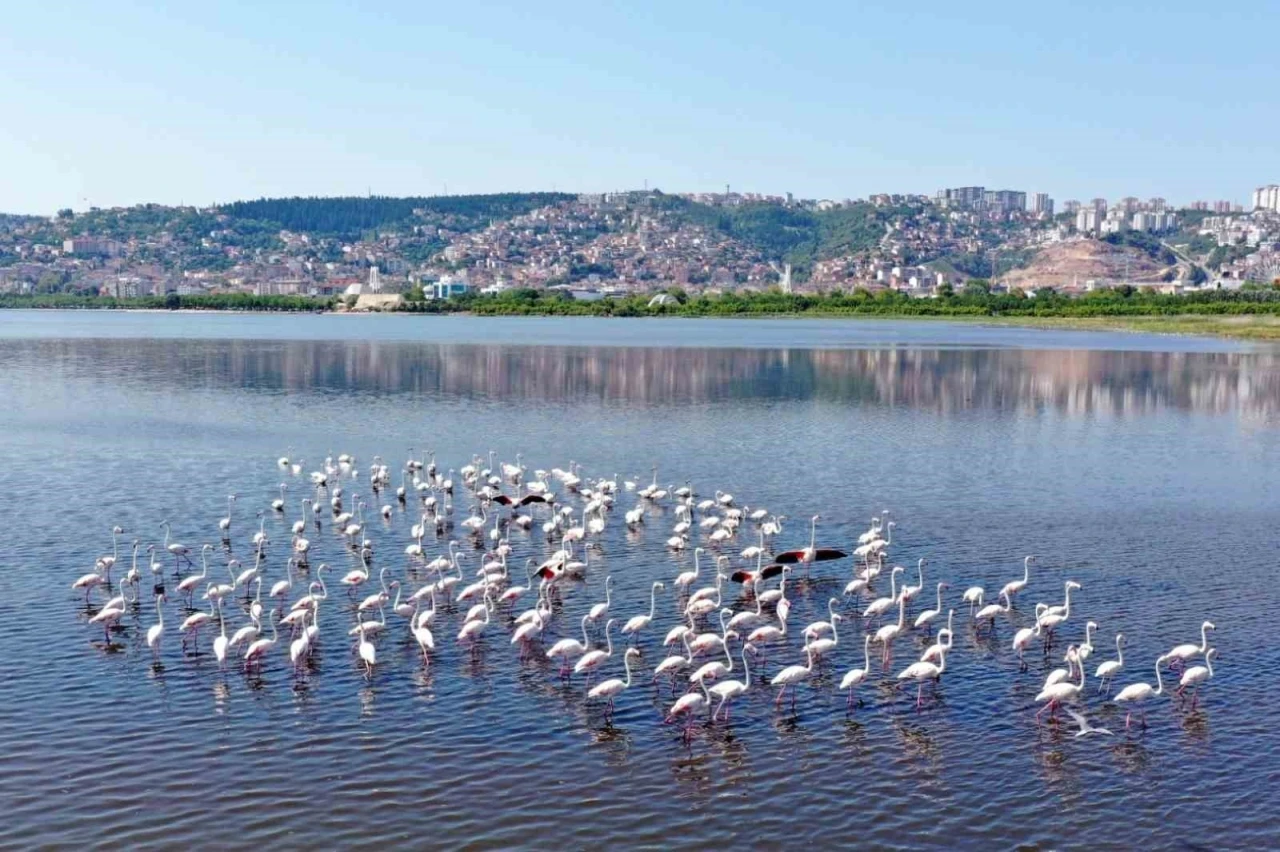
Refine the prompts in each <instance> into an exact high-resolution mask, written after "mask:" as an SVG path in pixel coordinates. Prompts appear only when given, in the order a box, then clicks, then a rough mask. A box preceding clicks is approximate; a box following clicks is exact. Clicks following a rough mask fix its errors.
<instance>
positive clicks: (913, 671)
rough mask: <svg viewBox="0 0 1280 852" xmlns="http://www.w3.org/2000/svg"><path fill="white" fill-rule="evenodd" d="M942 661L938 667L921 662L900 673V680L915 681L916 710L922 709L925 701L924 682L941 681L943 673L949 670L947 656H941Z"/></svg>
mask: <svg viewBox="0 0 1280 852" xmlns="http://www.w3.org/2000/svg"><path fill="white" fill-rule="evenodd" d="M941 658H942V659H941V661H940V662H939V664H938V665H934V664H933V663H930V662H927V661H925V660H919V661H917V662H914V663H912V664H911V665H909V666H907V667H906V668H905V669H903V670H902V671H900V672H898V680H914V681H916V683H917V686H916V709H917V710H919V709H920V704H921V702H922V701H923V700H924V682H925V681H926V680H934V681H940V680H941V679H942V675H943V673H944V672H945V671H946V670H947V655H946V654H945V653H943V654H942V655H941Z"/></svg>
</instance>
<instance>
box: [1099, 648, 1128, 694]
mask: <svg viewBox="0 0 1280 852" xmlns="http://www.w3.org/2000/svg"><path fill="white" fill-rule="evenodd" d="M1122 668H1124V634H1123V633H1117V634H1116V659H1114V660H1107V661H1106V662H1105V663H1100V664H1099V665H1098V668H1097V669H1096V670H1095V671H1094V673H1093V676H1094V677H1095V678H1096V679H1097V681H1098V691H1099V692H1102V690H1103V688H1104V687H1105V686H1106V685H1107V684H1108V683H1110V681H1111V678H1113V677H1115V675H1116V672H1118V671H1120V670H1121V669H1122Z"/></svg>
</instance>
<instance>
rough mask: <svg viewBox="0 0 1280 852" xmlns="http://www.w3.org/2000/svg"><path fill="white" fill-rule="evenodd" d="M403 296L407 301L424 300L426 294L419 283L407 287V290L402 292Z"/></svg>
mask: <svg viewBox="0 0 1280 852" xmlns="http://www.w3.org/2000/svg"><path fill="white" fill-rule="evenodd" d="M404 298H405V300H406V301H409V302H425V301H426V300H427V294H426V293H424V292H423V291H422V285H421V284H414V285H413V286H412V287H410V288H409V292H408V293H405V294H404Z"/></svg>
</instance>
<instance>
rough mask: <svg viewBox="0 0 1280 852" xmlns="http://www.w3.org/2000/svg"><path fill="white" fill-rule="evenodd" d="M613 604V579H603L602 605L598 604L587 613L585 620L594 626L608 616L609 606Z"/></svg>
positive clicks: (609, 577)
mask: <svg viewBox="0 0 1280 852" xmlns="http://www.w3.org/2000/svg"><path fill="white" fill-rule="evenodd" d="M612 603H613V577H612V576H608V577H605V578H604V603H598V604H595V605H594V606H592V607H591V609H590V610H589V611H588V612H587V618H588V619H590V620H591V622H592V623H593V624H594V623H595V622H597V621H599V620H600V619H601V618H604V617H605V616H606V615H608V614H609V606H610V605H611V604H612Z"/></svg>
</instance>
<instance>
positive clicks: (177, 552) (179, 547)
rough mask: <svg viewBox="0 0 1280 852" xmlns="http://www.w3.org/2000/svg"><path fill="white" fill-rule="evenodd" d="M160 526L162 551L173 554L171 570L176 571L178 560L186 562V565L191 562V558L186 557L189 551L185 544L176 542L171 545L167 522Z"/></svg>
mask: <svg viewBox="0 0 1280 852" xmlns="http://www.w3.org/2000/svg"><path fill="white" fill-rule="evenodd" d="M160 526H161V527H163V528H164V549H165V550H167V551H169V552H170V553H172V554H173V570H174V571H177V570H178V559H179V558H182V559H185V560H187V562H188V563H190V562H191V557H189V556H188V555H187V554H189V553H190V552H191V551H190V550H189V549H188V548H187V546H186V545H185V544H179V543H178V542H176V541H175V542H172V543H171V542H170V541H169V534H170V532H171V530H170V527H169V522H168V521H165V522H164V523H162V524H161V525H160Z"/></svg>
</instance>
